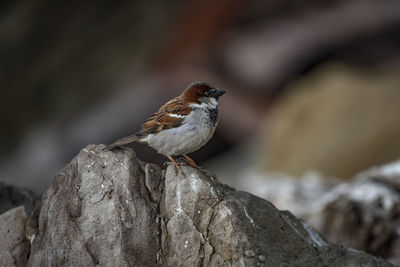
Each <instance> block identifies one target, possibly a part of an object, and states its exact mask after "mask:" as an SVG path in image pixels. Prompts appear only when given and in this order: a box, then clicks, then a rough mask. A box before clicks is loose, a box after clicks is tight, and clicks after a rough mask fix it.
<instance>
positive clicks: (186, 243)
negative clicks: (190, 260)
mask: <svg viewBox="0 0 400 267" xmlns="http://www.w3.org/2000/svg"><path fill="white" fill-rule="evenodd" d="M187 245H188V241H187V240H186V241H185V245H184V247H185V248H187Z"/></svg>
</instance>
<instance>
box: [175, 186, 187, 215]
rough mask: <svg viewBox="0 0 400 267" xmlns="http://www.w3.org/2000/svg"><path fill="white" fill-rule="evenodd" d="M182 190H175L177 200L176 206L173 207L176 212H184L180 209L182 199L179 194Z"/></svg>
mask: <svg viewBox="0 0 400 267" xmlns="http://www.w3.org/2000/svg"><path fill="white" fill-rule="evenodd" d="M181 194H182V192H181V190H180V189H179V188H178V190H176V198H177V202H178V207H177V208H176V209H175V210H176V211H177V212H179V213H182V214H185V212H184V211H183V209H182V200H181V196H182V195H181Z"/></svg>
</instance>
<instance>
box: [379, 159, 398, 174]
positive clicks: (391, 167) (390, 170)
mask: <svg viewBox="0 0 400 267" xmlns="http://www.w3.org/2000/svg"><path fill="white" fill-rule="evenodd" d="M380 171H381V173H382V174H383V175H386V176H400V160H399V161H395V162H392V163H389V164H386V165H383V166H382V167H380Z"/></svg>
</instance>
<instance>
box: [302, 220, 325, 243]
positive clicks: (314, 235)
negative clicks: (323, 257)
mask: <svg viewBox="0 0 400 267" xmlns="http://www.w3.org/2000/svg"><path fill="white" fill-rule="evenodd" d="M301 225H302V226H303V228H304V230H306V231H307V233H308V235H309V236H310V238H311V239H312V241H314V243H315V244H316V245H317V246H320V247H322V246H326V245H328V244H327V243H326V242H325V241H324V240H323V239H322V238H321V237H320V236H319V235H318V234H317V233H316V232H315V230H314V229H312V228H311V226H310V225H309V224H307V223H306V222H303V221H301Z"/></svg>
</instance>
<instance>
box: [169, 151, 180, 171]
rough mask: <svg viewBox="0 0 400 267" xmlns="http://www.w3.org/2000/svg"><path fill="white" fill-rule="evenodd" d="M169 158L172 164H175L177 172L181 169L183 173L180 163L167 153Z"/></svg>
mask: <svg viewBox="0 0 400 267" xmlns="http://www.w3.org/2000/svg"><path fill="white" fill-rule="evenodd" d="M167 158H168V159H169V160H170V161H171V162H172V165H174V170H175V172H177V171H179V172H180V173H183V171H182V169H181V167H179V164H178V163H177V162H176V161H175V160H174V158H173V157H171V156H169V155H167Z"/></svg>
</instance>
